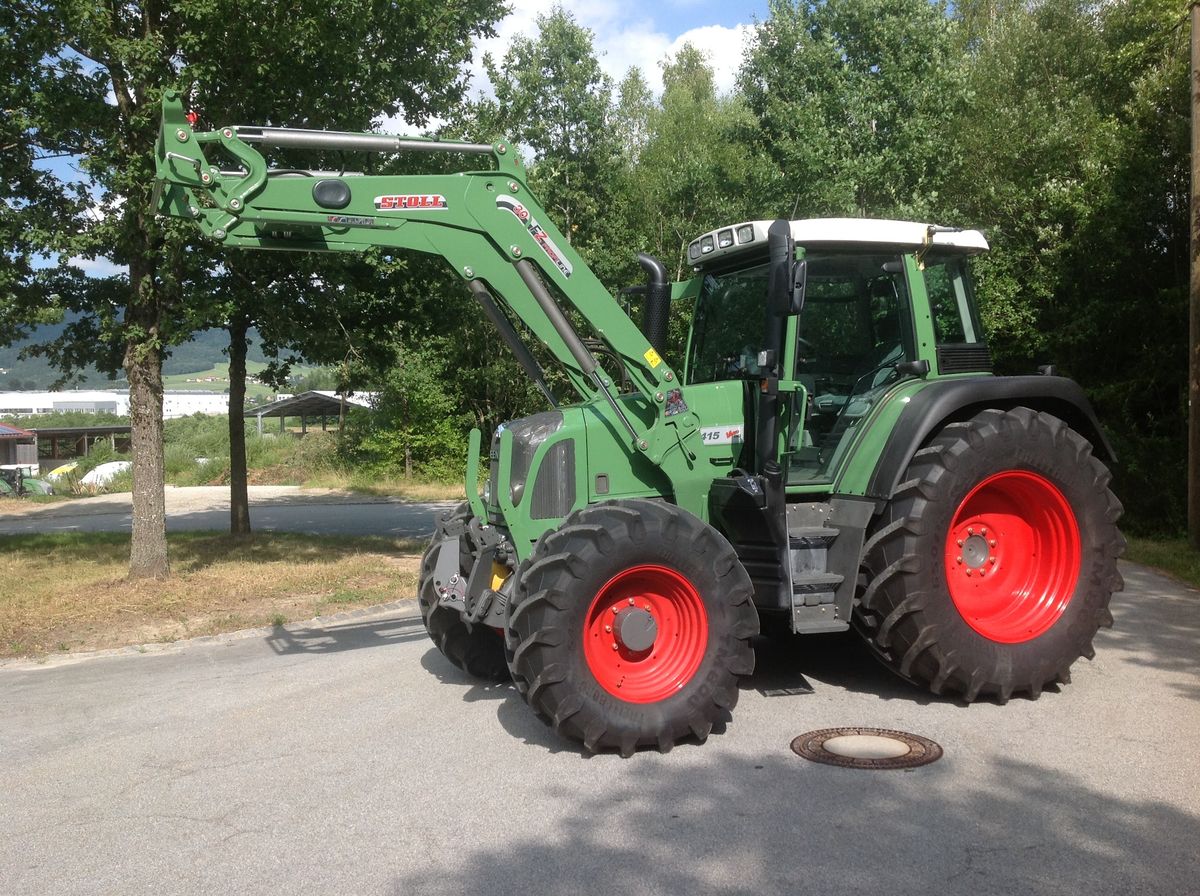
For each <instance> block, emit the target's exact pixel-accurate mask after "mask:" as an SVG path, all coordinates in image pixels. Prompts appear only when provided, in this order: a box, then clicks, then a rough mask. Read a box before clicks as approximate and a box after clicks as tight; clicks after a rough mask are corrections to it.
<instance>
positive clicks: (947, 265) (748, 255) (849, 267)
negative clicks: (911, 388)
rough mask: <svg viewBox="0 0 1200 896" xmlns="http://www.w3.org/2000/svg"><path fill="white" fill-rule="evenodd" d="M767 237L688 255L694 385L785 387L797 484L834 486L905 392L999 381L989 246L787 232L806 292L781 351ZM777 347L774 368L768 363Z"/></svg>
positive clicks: (755, 226) (878, 231) (847, 222)
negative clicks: (889, 400) (965, 379)
mask: <svg viewBox="0 0 1200 896" xmlns="http://www.w3.org/2000/svg"><path fill="white" fill-rule="evenodd" d="M769 226H770V222H767V221H755V222H748V223H744V224H738V225H736V226H734V227H727V228H721V229H719V230H715V231H712V232H711V233H708V234H705V235H703V236H701V237H699V238H698V239H696V240H693V241H692V242H691V244H690V245H689V247H688V259H689V261H690V262H691V263H692V264H693V265H694V266H695V268H696V271H697V274H698V276H699V278H700V286H699V290H698V292H697V300H696V310H695V316H694V318H693V328H692V334H691V339H690V342H689V345H688V352H687V367H686V373H685V375H686V381H687V382H688V383H691V384H698V383H706V382H717V381H722V380H731V379H745V380H747V381H752V382H754V381H760V382H761V381H764V380H766V379H772V380H774V379H777V380H778V388H779V390H780V392H781V393H783V395H784V396H785V400H782V401H780V403H779V413H780V417H781V423H780V427H779V434H778V438H779V450H778V457H777V459H778V461H779V462H780V463H781V464H782V465H783V466H784V469H785V471H786V479H787V482H788V484H789V485H797V486H801V485H805V484H813V485H816V484H822V483H830V482H832V481H833V479H834V478H835V476H836V474H837V471H838V469H839V467H840V466H841V462H842V461H843V460H844V459H845V457H846V452H847V450H848V448H849V447H850V445H851V444H852V442H853V439H854V436H855V435H856V434H857V432H858V424H859V423H860V422H861V421H863V420H864V419H865V418H866V416H867V415H868V414H869V413H870V411H871V410H872V408H873V407H875V406H876V405H877V404H878V403H879V401H880V400H881V399H882V398H883V397H884V396H886V395H888V394H889V393H890V391H891V390H892V388H893V387H894V386H896V385H897V384H898V383H900V382H901V381H902V380H904V379H906V378H911V377H914V376H916V377H926V376H928V375H929V374H930V373H933V374H934V375H935V376H936V375H939V374H944V373H949V372H968V371H971V372H986V371H987V370H988V369H990V359H989V356H988V353H987V347H986V345H985V344H984V342H983V336H982V331H981V329H980V326H979V316H978V312H977V310H976V307H975V298H974V292H973V289H972V286H971V280H970V272H969V269H968V266H967V259H968V257H969V256H970V255H972V254H976V253H979V252H982V251H985V250H986V249H987V242H986V241H985V240H984V238H983V236H982V235H981V234H979V233H978V232H977V231H957V230H953V231H952V230H947V229H944V228H936V227H932V226H930V225H925V224H915V223H910V222H904V221H869V220H858V219H817V220H804V221H793V222H790V227H791V238H792V241H793V243H794V256H795V261H794V264H795V265H799V264H803V266H804V274H803V275H802V276H801V277H799V278H796V277H793V282H798V283H802V285H803V294H802V296H800V297H798V299H797V301H795V304H794V307H796V308H798V311H797V312H796V313H794V314H791V315H789V316H788V319H787V322H786V325H785V326H784V328H783V340H782V345H780V346H778V347H776V346H771V345H767V344H766V342H765V340H764V337H765V329H764V327H765V324H764V321H765V319H766V317H767V316H769V315H766V316H765V315H764V308H765V307H766V306H767V305H768V299H767V297H768V290H769V280H770V261H769V259H768V247H767V243H768V239H767V229H768V228H769ZM769 349H774V350H775V352H776V355H777V357H776V358H775V359H774V360H775V365H774V367H773V369H765V368H764V366H763V365H761V364H760V360H763V361H765V360H768V359H770V356H769V355H764V354H763V352H764V350H769ZM964 350H965V351H966V355H964ZM956 363H957V366H956ZM947 368H948V369H947Z"/></svg>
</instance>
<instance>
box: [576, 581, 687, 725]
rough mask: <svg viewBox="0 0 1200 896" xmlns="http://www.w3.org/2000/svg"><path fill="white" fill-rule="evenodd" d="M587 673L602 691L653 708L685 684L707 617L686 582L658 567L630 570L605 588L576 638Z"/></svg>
mask: <svg viewBox="0 0 1200 896" xmlns="http://www.w3.org/2000/svg"><path fill="white" fill-rule="evenodd" d="M583 637H584V641H583V655H584V657H585V658H586V659H587V664H588V669H590V670H591V673H592V675H593V676H595V679H596V681H597V682H599V684H600V686H601V687H602V688H604V690H606V691H608V693H610V694H612V695H613V696H615V697H620V698H621V699H622V700H627V701H629V702H630V703H655V702H657V701H659V700H665V699H667V698H668V697H670V696H672V695H673V694H676V693H678V692H679V690H680V689H681V688H682V687H683V686H684V685H685V684H687V683H688V682H689V681H690V680H691V678H692V676H693V675H695V674H696V670H697V669H698V668H700V663H701V661H702V660H703V659H704V653H705V650H706V648H707V646H708V612H707V611H706V610H705V608H704V601H702V600H701V599H700V594H699V592H697V591H696V588H695V586H694V585H692V583H691V582H690V581H688V579H687V578H686V577H684V576H682V575H680V574H679V573H677V572H676V571H675V570H673V569H667V568H666V567H663V566H634V567H631V568H630V569H626V570H624V571H622V572H619V573H617V575H615V576H613V577H612V578H611V579H609V580H608V582H606V583H605V584H604V587H602V588H601V589H600V591H599V593H598V594H597V595H596V597H595V599H594V600H593V601H592V605H591V606H590V607H588V612H587V619H586V622H585V624H584V633H583Z"/></svg>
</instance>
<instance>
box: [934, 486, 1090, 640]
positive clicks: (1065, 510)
mask: <svg viewBox="0 0 1200 896" xmlns="http://www.w3.org/2000/svg"><path fill="white" fill-rule="evenodd" d="M1080 554H1081V549H1080V540H1079V526H1078V525H1077V524H1076V522H1075V514H1074V512H1073V511H1072V510H1071V505H1070V504H1068V503H1067V499H1066V498H1064V497H1063V494H1062V492H1060V491H1059V490H1058V489H1057V488H1056V487H1055V486H1054V485H1053V484H1052V483H1051V482H1049V481H1048V480H1047V479H1045V478H1043V477H1042V476H1039V475H1038V474H1036V473H1031V472H1029V471H1026V470H1010V471H1007V472H1004V473H997V474H996V475H994V476H989V477H988V478H987V479H985V480H983V482H981V483H979V485H977V486H975V488H973V489H972V490H971V492H970V494H968V495H967V496H966V497H965V498H964V499H963V501H962V503H961V504H959V505H958V510H957V511H956V512H955V514H954V521H953V522H952V523H951V525H950V534H949V537H948V538H947V539H946V584H947V585H948V586H949V589H950V598H951V599H952V600H953V601H954V606H955V607H956V608H957V609H958V612H959V614H960V615H961V616H962V618H963V619H964V620H966V622H967V624H968V625H969V626H971V628H973V629H975V631H977V632H979V634H981V635H983V636H984V637H985V638H989V639H991V640H992V641H998V642H1000V643H1003V644H1017V643H1020V642H1022V641H1029V640H1032V639H1033V638H1036V637H1038V635H1041V634H1042V633H1044V632H1045V631H1046V630H1048V629H1049V628H1050V627H1051V626H1052V625H1054V623H1055V622H1057V621H1058V620H1059V618H1060V617H1061V616H1062V614H1063V611H1064V610H1066V608H1067V604H1069V603H1070V602H1071V596H1072V595H1073V594H1074V593H1075V584H1076V583H1077V582H1078V580H1079V558H1080Z"/></svg>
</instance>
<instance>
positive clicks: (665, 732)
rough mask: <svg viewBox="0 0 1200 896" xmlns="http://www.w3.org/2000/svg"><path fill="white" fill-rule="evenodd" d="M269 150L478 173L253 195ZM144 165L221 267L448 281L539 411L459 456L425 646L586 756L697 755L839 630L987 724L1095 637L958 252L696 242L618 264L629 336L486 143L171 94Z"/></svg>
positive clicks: (849, 232)
mask: <svg viewBox="0 0 1200 896" xmlns="http://www.w3.org/2000/svg"><path fill="white" fill-rule="evenodd" d="M287 148H298V149H308V150H338V151H346V150H355V151H362V152H383V153H397V152H438V153H443V154H447V153H449V154H457V155H459V156H466V157H480V158H483V159H485V160H486V162H487V164H486V166H485V167H483V168H482V170H473V169H469V170H463V171H460V172H458V173H453V174H431V175H405V176H371V175H355V174H351V173H347V172H345V171H337V172H323V171H297V170H296V169H292V168H286V169H285V168H281V169H271V168H270V167H269V166H268V164H267V162H266V160H265V158H264V155H263V152H264V151H272V150H276V149H287ZM217 153H219V154H220V155H221V156H223V157H225V158H232V159H233V160H235V161H234V165H233V167H231V168H226V169H222V168H218V167H217V166H215V165H213V164H212V163H211V161H210V157H215V155H216V154H217ZM157 166H158V169H157V189H156V193H155V197H154V200H153V205H154V207H155V209H156V211H158V212H159V213H161V214H166V215H172V216H177V217H182V218H186V219H190V220H192V221H194V222H195V224H196V225H197V226H199V227H200V228H201V229H202V230H203V231H204V232H205V233H206V234H208V235H209V236H210V237H211V238H212V239H214V240H216V241H217V242H219V243H221V244H223V245H225V246H230V247H240V248H253V249H275V250H292V251H297V250H301V251H334V252H361V251H365V250H367V249H372V248H382V249H383V250H384V251H392V250H413V251H421V252H427V253H432V254H435V255H440V256H442V257H443V258H444V259H445V260H446V261H447V262H448V263H449V264H450V265H451V266H452V268H453V269H454V270H455V271H456V272H457V273H458V274H459V276H461V277H462V278H463V280H464V282H465V284H466V286H467V288H468V289H469V290H470V291H471V292H472V293H473V294H474V296H475V297H476V298H477V299H478V301H479V304H480V306H481V307H482V309H483V311H484V313H485V314H486V315H487V316H488V317H489V318H490V319H491V321H492V322H493V323H494V324H495V326H496V328H497V331H498V333H499V336H500V337H501V339H502V340H503V341H504V342H505V344H506V345H507V346H508V347H509V349H511V350H512V351H513V353H514V354H515V356H516V357H517V359H518V360H519V361H520V363H521V364H522V366H523V367H524V369H525V370H526V372H527V373H528V375H529V376H530V377H531V378H532V380H533V381H534V382H535V383H536V384H537V385H538V387H539V389H540V390H541V392H542V393H543V395H544V396H545V398H546V401H547V406H548V408H549V409H548V410H546V411H545V412H543V413H539V414H536V415H534V416H532V417H527V418H525V419H522V420H514V421H511V422H509V423H506V424H504V425H502V426H500V427H499V428H498V429H497V430H496V432H495V433H494V434H493V435H492V438H491V440H490V444H489V447H488V450H487V453H486V455H485V453H484V451H483V440H482V435H481V433H480V432H479V431H478V430H474V431H473V432H472V433H471V439H470V450H469V454H468V469H467V476H466V482H467V495H468V501H467V502H466V503H465V504H464V505H462V506H461V507H459V508H458V509H456V510H455V511H453V512H450V513H447V514H445V515H443V516H442V517H441V518H440V519H439V520H438V521H437V529H436V533H435V535H434V538H433V541H432V544H431V545H430V547H429V550H428V551H427V552H426V554H425V557H424V560H423V564H422V572H421V581H420V593H419V597H418V600H419V605H420V609H421V615H422V617H423V619H424V621H425V625H426V627H427V629H428V632H429V635H430V637H431V638H432V639H433V641H434V643H435V644H436V645H437V647H438V649H439V650H440V651H441V652H442V653H443V654H444V655H445V656H446V658H447V659H448V660H449V661H450V662H452V663H453V664H454V665H456V666H458V667H459V668H460V669H462V670H464V671H465V672H466V673H468V674H470V675H473V676H477V677H480V678H484V679H493V680H498V679H504V678H507V677H509V676H510V675H511V677H512V680H513V682H514V684H515V686H516V688H517V690H518V691H519V692H520V693H521V694H522V695H523V696H524V698H525V700H526V701H527V702H528V703H529V704H530V705H531V706H532V707H533V708H534V710H535V711H537V713H538V714H539V715H541V716H542V717H543V718H545V719H547V720H548V721H549V723H550V724H552V725H553V727H554V729H555V730H556V731H557V732H559V733H560V734H561V735H563V736H565V737H567V738H571V739H574V740H577V741H580V742H582V743H583V745H584V746H585V748H586V749H588V750H591V751H598V750H609V749H615V750H619V751H620V752H621V753H622V754H625V755H628V754H629V753H632V752H633V751H635V750H636V749H638V748H639V747H642V746H657V747H658V748H659V749H661V750H667V749H670V748H671V747H672V746H673V745H674V744H676V743H678V742H680V741H681V740H685V739H691V738H694V739H698V740H704V738H705V737H706V736H707V735H708V734H709V732H710V730H711V729H712V727H713V725H714V724H715V723H717V722H718V721H722V720H724V719H725V718H726V717H727V716H728V714H729V712H730V710H732V709H733V707H734V705H735V704H736V703H737V698H738V681H739V678H741V677H742V676H745V675H748V674H750V673H751V672H752V671H753V668H754V639H755V636H757V635H758V634H759V631H760V626H761V627H762V628H763V629H764V630H770V631H772V632H775V633H779V634H782V635H805V634H812V633H824V632H840V631H845V630H847V629H851V628H853V629H854V630H855V631H857V632H858V634H859V635H861V636H862V637H863V638H864V639H865V640H866V642H867V644H868V645H870V647H871V649H872V650H873V651H874V653H875V654H876V655H877V656H878V657H879V659H880V660H881V661H882V662H883V663H884V664H886V665H887V666H888V667H889V668H891V669H893V670H894V671H895V672H896V673H898V674H899V675H901V676H903V677H904V678H906V679H907V680H909V681H911V682H913V683H915V684H918V685H920V686H923V687H927V688H929V689H931V690H932V691H933V692H935V693H938V694H946V695H953V696H956V697H958V698H960V699H962V700H965V701H974V700H977V699H991V700H995V701H998V702H1005V701H1007V700H1008V699H1009V698H1010V697H1011V696H1013V695H1024V696H1028V697H1030V698H1036V697H1037V696H1038V695H1039V694H1040V693H1041V691H1042V690H1043V689H1044V688H1046V687H1047V686H1053V685H1056V684H1059V683H1065V682H1067V681H1068V680H1069V676H1070V668H1071V666H1072V664H1073V663H1074V662H1075V661H1076V660H1077V659H1078V658H1079V657H1080V656H1088V657H1091V656H1092V640H1093V637H1094V636H1095V634H1096V632H1097V630H1098V629H1099V628H1100V627H1101V626H1107V625H1111V623H1112V617H1111V615H1110V614H1109V611H1108V604H1109V599H1110V597H1111V595H1112V593H1113V592H1114V591H1117V590H1119V589H1120V588H1121V587H1122V581H1121V577H1120V575H1119V573H1118V571H1117V558H1118V556H1119V555H1120V554H1121V551H1122V548H1123V546H1124V541H1123V539H1122V538H1121V535H1120V533H1119V532H1118V530H1117V527H1116V521H1117V519H1118V517H1119V516H1120V513H1121V505H1120V503H1119V502H1118V501H1117V499H1116V498H1115V497H1114V496H1113V494H1112V493H1111V491H1110V490H1109V487H1108V484H1109V472H1108V470H1107V468H1106V466H1105V463H1106V462H1108V463H1111V462H1112V461H1113V459H1114V458H1113V453H1112V450H1111V448H1110V447H1109V445H1108V443H1107V441H1106V439H1105V437H1104V435H1103V432H1102V431H1101V428H1100V425H1099V423H1098V421H1097V420H1096V417H1095V415H1094V413H1093V412H1092V410H1091V408H1090V406H1089V404H1088V402H1087V400H1086V399H1085V397H1084V395H1083V393H1082V390H1081V389H1080V388H1079V386H1078V385H1076V384H1075V383H1074V382H1072V381H1070V380H1068V379H1064V378H1061V377H1058V376H1055V375H1053V371H1052V370H1050V369H1044V370H1043V371H1042V372H1041V373H1040V374H1039V375H1033V376H1015V377H1000V376H994V375H993V374H992V372H991V366H992V362H991V357H990V354H989V351H988V347H987V344H986V342H985V339H984V335H983V332H982V329H981V327H980V321H979V314H978V309H977V305H976V300H975V294H974V291H973V288H972V283H971V277H970V270H969V260H970V258H971V256H973V255H976V254H978V253H980V252H983V251H986V249H987V248H988V247H987V243H986V241H985V240H984V238H983V236H981V235H980V234H979V233H978V232H975V231H960V230H955V229H950V228H943V227H935V226H928V225H925V224H915V223H910V222H902V221H872V220H848V219H827V220H807V221H790V222H789V221H785V220H778V221H773V222H772V221H751V222H745V223H740V224H735V225H732V226H729V227H721V228H718V229H716V230H713V231H711V232H709V233H706V234H703V235H702V236H700V237H699V238H697V239H696V240H694V241H692V242H691V244H690V245H689V246H688V250H687V254H688V260H689V262H690V263H691V265H692V266H693V268H694V273H695V276H693V277H692V278H691V279H688V280H685V281H683V282H678V283H673V282H670V281H669V280H668V278H667V275H666V272H665V269H664V266H663V265H662V264H661V263H660V262H659V261H658V260H656V259H654V258H653V257H651V256H648V255H645V254H642V255H639V256H638V260H639V263H640V265H641V267H642V268H643V270H644V271H645V274H646V279H645V283H644V284H643V285H641V286H640V287H638V289H639V290H640V291H641V292H642V293H643V294H644V297H645V308H646V312H645V318H644V320H643V324H642V326H641V327H640V328H639V327H638V326H637V325H635V324H634V322H633V321H632V320H630V318H629V316H628V315H627V314H626V313H625V311H624V310H622V307H621V304H620V303H619V302H618V300H617V299H616V298H614V296H613V294H612V293H610V292H609V290H608V289H606V288H605V287H604V286H603V285H602V284H600V282H599V281H598V280H597V279H596V277H595V275H594V274H593V273H592V272H591V271H590V270H589V269H588V267H587V266H586V265H585V264H584V262H583V260H582V259H581V258H580V257H579V256H578V255H577V253H576V252H575V251H574V250H573V249H572V247H571V245H570V243H569V242H568V240H567V239H566V238H565V237H564V236H563V235H562V234H561V233H560V232H559V231H558V230H557V229H556V228H555V226H554V224H553V223H552V222H551V221H550V219H549V217H548V216H547V214H546V212H545V211H544V209H542V208H541V206H540V205H539V204H538V203H537V201H536V200H535V199H534V198H533V197H532V196H531V195H530V193H529V189H528V187H527V185H526V180H525V173H524V170H523V168H522V165H521V161H520V159H519V157H518V156H517V154H516V153H515V152H514V151H513V150H512V148H511V147H510V146H509V145H507V144H505V143H503V142H498V143H495V144H472V143H456V142H448V141H435V140H429V139H425V138H412V137H392V136H385V135H379V134H350V133H336V132H326V131H305V130H294V129H283V128H264V127H225V128H219V129H216V130H209V131H201V130H196V129H195V128H194V127H193V123H192V121H191V120H189V118H188V117H187V116H185V114H184V110H183V107H182V104H181V102H180V99H179V97H178V96H177V95H174V94H168V95H167V97H166V98H165V99H164V103H163V127H162V132H161V135H160V139H159V142H158V146H157ZM672 301H684V302H688V303H691V304H692V305H693V306H694V309H695V310H694V314H693V317H692V326H691V331H690V334H689V338H688V343H687V349H686V354H685V356H684V357H683V358H682V359H668V358H665V357H664V354H665V349H664V343H665V335H666V324H667V316H668V310H669V307H670V303H671V302H672ZM529 338H532V339H535V340H537V341H539V342H540V343H541V344H542V346H543V347H544V353H545V354H547V355H548V356H549V357H552V358H553V359H554V361H555V363H556V364H558V365H559V366H560V368H561V371H562V376H561V377H560V379H559V381H560V382H563V383H567V384H569V388H570V390H571V391H572V393H573V394H572V395H570V396H569V397H562V398H560V397H559V396H558V395H556V394H555V391H554V390H553V389H552V388H551V378H548V377H547V376H546V374H545V371H544V370H543V368H542V366H541V365H540V364H539V362H538V360H537V359H536V357H535V354H534V352H533V351H531V350H530V348H529V346H528V344H527V342H526V339H529ZM600 356H602V357H603V358H604V362H603V363H602V362H601V360H600ZM606 364H607V365H608V366H609V367H610V368H612V369H611V370H610V369H606V367H605V365H606ZM485 458H486V460H485ZM485 462H486V463H487V464H488V467H487V479H486V481H487V485H486V487H485V488H484V489H483V491H482V494H480V493H479V489H478V488H477V485H476V484H477V483H478V482H479V481H480V478H481V474H482V472H483V467H482V465H483V464H484V463H485Z"/></svg>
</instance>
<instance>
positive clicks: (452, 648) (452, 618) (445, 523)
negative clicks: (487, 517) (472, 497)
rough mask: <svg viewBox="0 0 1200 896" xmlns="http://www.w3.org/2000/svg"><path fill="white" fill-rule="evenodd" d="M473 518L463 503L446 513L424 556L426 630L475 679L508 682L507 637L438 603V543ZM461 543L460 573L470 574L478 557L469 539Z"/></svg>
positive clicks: (420, 600)
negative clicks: (435, 566) (434, 581)
mask: <svg viewBox="0 0 1200 896" xmlns="http://www.w3.org/2000/svg"><path fill="white" fill-rule="evenodd" d="M470 518H471V510H470V507H469V506H468V505H467V504H465V503H463V504H460V505H459V506H458V507H456V508H454V510H451V511H447V512H446V513H444V514H442V516H441V519H439V520H438V524H437V529H436V531H435V532H434V535H433V539H432V541H430V543H429V547H428V548H426V550H425V555H424V557H422V558H421V581H420V585H419V587H418V589H417V606H418V607H419V608H420V610H421V620H422V621H423V622H424V623H425V631H426V632H428V633H429V637H430V639H431V640H432V641H433V643H434V644H436V645H437V649H438V650H440V651H441V652H442V656H444V657H445V658H446V659H448V660H449V661H450V662H452V663H453V664H454V665H455V666H457V667H458V668H459V669H462V670H463V671H464V672H466V673H467V674H468V675H470V676H473V677H474V678H482V679H484V680H485V681H506V680H507V679H508V663H507V662H505V658H504V638H503V637H501V635H500V634H499V633H498V632H496V631H495V630H494V629H491V628H489V627H487V626H486V625H472V626H468V625H467V623H466V622H464V621H463V618H462V616H460V615H459V613H458V611H457V610H454V609H451V608H450V607H443V606H441V605H440V604H439V603H438V594H437V589H436V588H434V585H433V572H434V558H435V554H436V548H437V546H438V545H439V544H441V543H442V542H443V541H445V540H446V539H447V538H450V537H452V536H451V535H449V534H448V531H447V530H450V529H458V528H459V527H460V526H461V524H463V523H465V522H466V521H467V520H469V519H470ZM459 544H460V546H461V547H460V553H459V562H458V569H459V575H464V576H468V575H470V573H471V567H472V566H473V565H474V563H475V556H474V553H473V551H472V550H471V546H470V542H469V541H468V540H467V539H465V538H464V539H462V540H461V541H460V542H459Z"/></svg>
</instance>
